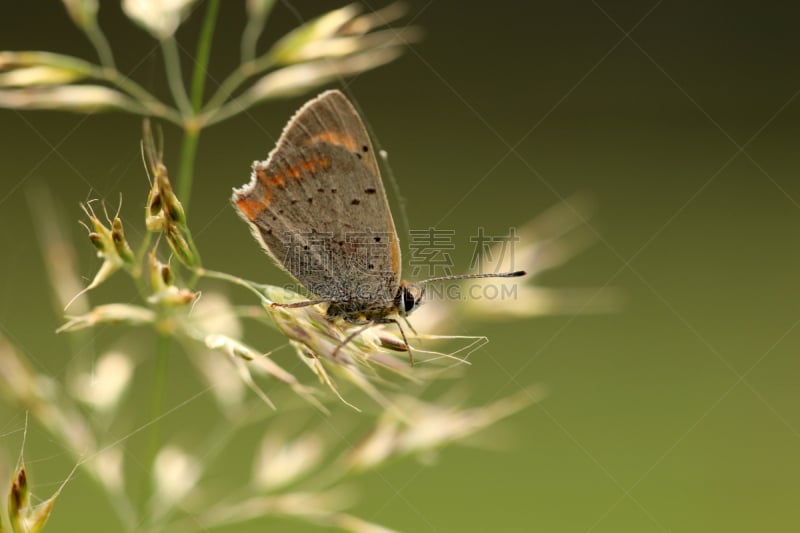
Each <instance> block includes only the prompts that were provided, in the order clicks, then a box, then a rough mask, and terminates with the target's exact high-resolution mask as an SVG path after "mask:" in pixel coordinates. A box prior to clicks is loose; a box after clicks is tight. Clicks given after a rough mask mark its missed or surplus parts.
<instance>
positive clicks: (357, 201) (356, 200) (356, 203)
mask: <svg viewBox="0 0 800 533" xmlns="http://www.w3.org/2000/svg"><path fill="white" fill-rule="evenodd" d="M350 203H351V204H352V205H358V204H360V203H361V200H359V199H358V198H354V199H353V201H352V202H350Z"/></svg>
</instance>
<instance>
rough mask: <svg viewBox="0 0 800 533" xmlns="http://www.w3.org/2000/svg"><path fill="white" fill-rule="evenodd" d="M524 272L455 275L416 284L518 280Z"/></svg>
mask: <svg viewBox="0 0 800 533" xmlns="http://www.w3.org/2000/svg"><path fill="white" fill-rule="evenodd" d="M526 274H527V272H525V271H524V270H515V271H514V272H499V273H496V274H456V275H454V276H440V277H438V278H429V279H423V280H422V281H418V282H417V284H419V285H422V284H424V283H431V282H432V281H451V280H456V279H475V278H518V277H520V276H524V275H526Z"/></svg>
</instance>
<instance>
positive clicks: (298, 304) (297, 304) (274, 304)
mask: <svg viewBox="0 0 800 533" xmlns="http://www.w3.org/2000/svg"><path fill="white" fill-rule="evenodd" d="M328 302H330V300H306V301H304V302H293V303H290V304H282V303H278V302H272V303H271V304H269V306H270V307H289V308H292V309H293V308H296V307H308V306H309V305H317V304H324V303H328Z"/></svg>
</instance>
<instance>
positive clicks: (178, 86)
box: [161, 37, 192, 117]
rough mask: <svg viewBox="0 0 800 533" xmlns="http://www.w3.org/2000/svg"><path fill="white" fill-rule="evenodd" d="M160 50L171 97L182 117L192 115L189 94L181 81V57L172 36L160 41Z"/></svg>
mask: <svg viewBox="0 0 800 533" xmlns="http://www.w3.org/2000/svg"><path fill="white" fill-rule="evenodd" d="M161 52H162V54H163V55H164V65H165V67H166V71H167V85H169V90H170V92H171V93H172V98H174V99H175V103H176V104H177V106H178V109H180V111H181V114H183V115H184V117H190V116H192V104H191V103H190V102H189V95H188V94H187V93H186V86H185V85H184V83H183V73H182V72H183V71H182V69H181V59H180V55H179V54H178V45H177V43H176V42H175V38H174V37H167V38H166V39H164V40H163V41H161Z"/></svg>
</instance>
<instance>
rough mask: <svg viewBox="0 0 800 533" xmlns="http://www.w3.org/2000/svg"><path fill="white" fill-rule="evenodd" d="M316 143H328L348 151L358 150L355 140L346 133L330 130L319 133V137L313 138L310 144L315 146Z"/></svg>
mask: <svg viewBox="0 0 800 533" xmlns="http://www.w3.org/2000/svg"><path fill="white" fill-rule="evenodd" d="M316 142H326V143H329V144H335V145H337V146H344V147H345V148H347V149H348V150H356V149H358V145H357V144H356V141H355V139H353V138H352V137H351V136H349V135H347V134H346V133H339V132H337V131H331V130H328V131H323V132H322V133H318V134H317V135H314V136H313V137H311V139H310V140H309V142H308V144H314V143H316Z"/></svg>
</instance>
